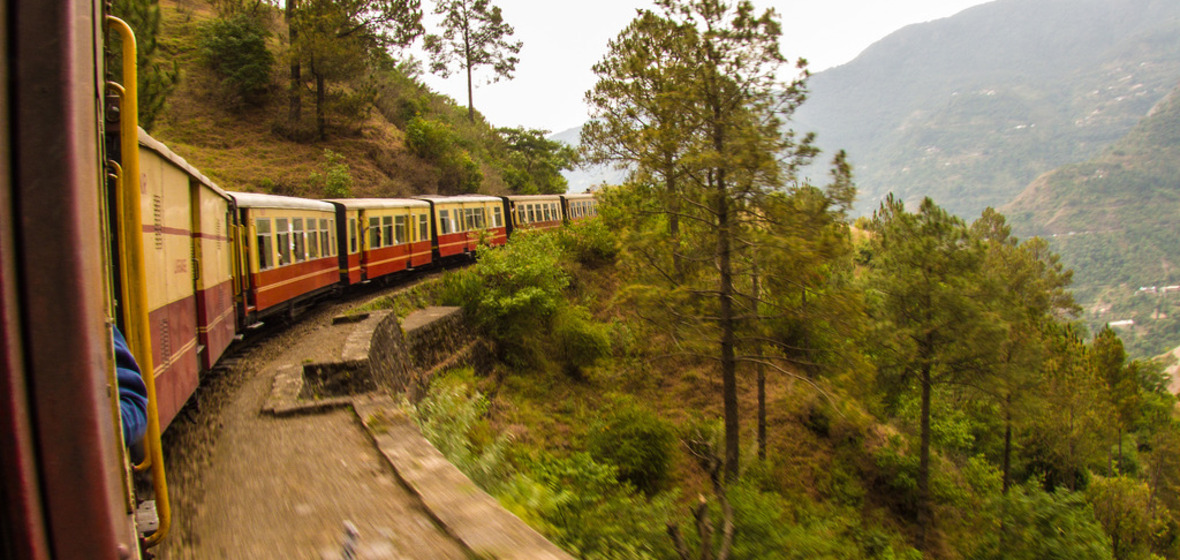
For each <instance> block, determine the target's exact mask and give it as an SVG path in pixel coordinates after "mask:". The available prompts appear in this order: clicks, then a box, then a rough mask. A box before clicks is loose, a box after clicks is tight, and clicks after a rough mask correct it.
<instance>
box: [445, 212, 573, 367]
mask: <svg viewBox="0 0 1180 560" xmlns="http://www.w3.org/2000/svg"><path fill="white" fill-rule="evenodd" d="M562 254H563V253H562V250H561V247H560V246H559V245H558V244H557V243H556V242H555V241H554V238H553V236H551V235H545V234H543V233H534V232H521V233H519V234H517V235H514V236H512V238H511V239H510V240H509V241H508V244H507V245H505V246H504V247H501V248H496V249H488V250H483V251H480V252H479V263H478V264H477V265H476V266H474V267H471V268H468V269H465V270H462V271H459V272H455V273H451V274H447V275H446V276H445V277H444V278H443V280H442V288H441V294H440V295H441V298H442V300H443V303H444V304H447V305H461V306H463V310H464V312H466V313H467V316H468V317H470V318H471V319H472V320H473V322H474V323H475V324H476V325H477V326H478V327H479V328H480V330H482V331H483V332H484V334H485V335H487V336H488V338H490V339H491V340H492V341H493V342H495V343H496V345H497V347H498V348H499V350H500V357H501V359H503V360H505V361H506V362H508V363H511V364H514V365H519V366H524V365H530V364H532V363H534V361H535V351H536V347H537V346H538V344H539V343H540V342H541V341H542V340H543V338H540V336H543V333H547V332H549V330H550V327H551V322H552V320H553V317H554V314H555V313H557V310H558V309H559V307H560V306H561V305H562V303H563V297H562V291H563V290H564V289H565V288H566V286H568V285H569V275H567V274H566V273H565V271H564V270H562V268H561V266H560V264H559V263H560V262H561V257H562Z"/></svg>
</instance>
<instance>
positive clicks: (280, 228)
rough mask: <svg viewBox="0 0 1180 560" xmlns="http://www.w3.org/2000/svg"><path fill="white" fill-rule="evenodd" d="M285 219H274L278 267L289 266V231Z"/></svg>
mask: <svg viewBox="0 0 1180 560" xmlns="http://www.w3.org/2000/svg"><path fill="white" fill-rule="evenodd" d="M287 222H288V220H287V218H275V246H277V247H278V249H279V262H278V266H286V265H289V264H291V230H290V229H289V226H288V223H287Z"/></svg>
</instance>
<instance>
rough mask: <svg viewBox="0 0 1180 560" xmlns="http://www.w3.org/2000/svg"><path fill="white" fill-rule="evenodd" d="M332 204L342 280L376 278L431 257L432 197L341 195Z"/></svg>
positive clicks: (426, 263) (416, 264) (352, 282)
mask: <svg viewBox="0 0 1180 560" xmlns="http://www.w3.org/2000/svg"><path fill="white" fill-rule="evenodd" d="M325 202H329V203H331V204H332V205H333V206H335V207H336V220H337V224H338V225H337V230H338V231H340V232H342V233H341V240H342V241H346V243H345V244H344V246H343V247H342V248H341V253H340V276H341V280H342V281H343V282H344V283H345V284H349V285H351V284H356V283H359V282H365V281H368V280H374V279H377V278H381V277H383V276H387V275H389V274H393V273H395V272H401V271H403V270H407V269H412V268H416V267H420V266H426V265H428V264H430V263H431V262H432V260H433V259H432V256H431V245H432V243H431V241H432V237H431V229H430V203H428V202H426V201H424V200H413V199H405V198H343V199H331V200H326V201H325Z"/></svg>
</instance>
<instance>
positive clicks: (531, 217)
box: [525, 204, 537, 224]
mask: <svg viewBox="0 0 1180 560" xmlns="http://www.w3.org/2000/svg"><path fill="white" fill-rule="evenodd" d="M528 208H529V219H528V221H526V222H525V223H526V224H531V223H533V222H535V221H537V215H536V214H535V213H534V211H533V205H532V204H530V205H529V206H528Z"/></svg>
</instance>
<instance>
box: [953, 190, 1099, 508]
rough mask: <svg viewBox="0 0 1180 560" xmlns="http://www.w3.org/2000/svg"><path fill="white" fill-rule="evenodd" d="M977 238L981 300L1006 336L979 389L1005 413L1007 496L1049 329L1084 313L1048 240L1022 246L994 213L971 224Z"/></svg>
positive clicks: (989, 210)
mask: <svg viewBox="0 0 1180 560" xmlns="http://www.w3.org/2000/svg"><path fill="white" fill-rule="evenodd" d="M971 237H972V239H973V240H975V241H976V242H978V243H980V244H981V245H982V247H983V250H984V251H985V255H984V257H983V258H984V261H983V266H982V272H983V277H982V278H981V288H982V294H981V295H982V297H984V298H985V300H986V301H988V302H989V307H990V308H991V309H992V310H993V311H994V312H995V313H996V314H997V315H998V316H999V319H1000V320H1001V322H1002V327H1003V329H1004V333H1005V334H1004V337H1003V339H1002V340H1001V341H1000V347H999V353H998V354H997V355H996V356H995V357H994V359H993V360H992V362H991V367H992V369H991V371H990V372H988V375H987V376H986V378H984V379H981V380H980V381H981V382H980V383H977V384H975V388H976V389H977V390H979V391H981V392H983V393H984V394H987V395H989V396H990V397H991V398H992V399H993V400H994V401H995V402H996V403H997V405H998V406H999V407H1000V410H1001V413H1002V417H1003V418H1002V420H1003V425H1004V444H1003V446H1004V447H1003V451H1002V456H1001V467H1000V468H1001V473H1002V480H1003V483H1002V488H1003V493H1004V494H1007V493H1008V490H1009V488H1011V486H1012V448H1013V430H1014V428H1015V426H1016V425H1017V423H1018V422H1021V421H1022V420H1025V419H1026V417H1027V415H1028V413H1029V411H1030V408H1031V407H1033V406H1035V399H1034V398H1032V397H1033V395H1034V394H1035V392H1034V391H1033V390H1032V389H1034V388H1036V387H1037V386H1038V385H1040V384H1041V383H1043V381H1044V377H1043V369H1042V368H1043V364H1044V361H1045V359H1046V358H1047V353H1048V347H1047V344H1046V341H1045V329H1047V328H1049V327H1050V326H1051V325H1052V324H1053V323H1054V321H1056V320H1057V319H1058V318H1059V317H1067V316H1072V315H1075V314H1076V313H1077V311H1078V308H1077V305H1076V304H1075V303H1074V301H1073V297H1072V295H1071V294H1070V293H1069V292H1068V291H1066V288H1067V287H1068V286H1069V283H1070V280H1071V278H1072V271H1066V270H1064V268H1063V267H1062V265H1061V263H1060V262H1059V260H1058V257H1057V255H1054V254H1053V253H1052V252H1050V251H1049V249H1048V244H1047V243H1046V242H1045V241H1044V240H1043V239H1039V238H1034V239H1032V240H1029V241H1025V242H1023V243H1020V242H1019V240H1018V239H1016V237H1014V236H1012V229H1011V227H1009V226H1008V224H1007V223H1006V221H1005V219H1004V216H1003V215H1001V214H1000V213H999V212H996V211H995V210H993V209H992V208H987V209H985V210H984V211H983V215H982V216H980V218H979V219H978V220H976V221H975V223H973V224H972V225H971Z"/></svg>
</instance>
